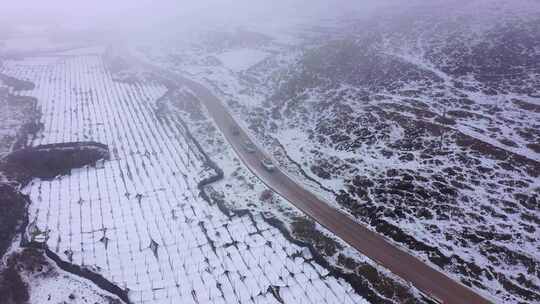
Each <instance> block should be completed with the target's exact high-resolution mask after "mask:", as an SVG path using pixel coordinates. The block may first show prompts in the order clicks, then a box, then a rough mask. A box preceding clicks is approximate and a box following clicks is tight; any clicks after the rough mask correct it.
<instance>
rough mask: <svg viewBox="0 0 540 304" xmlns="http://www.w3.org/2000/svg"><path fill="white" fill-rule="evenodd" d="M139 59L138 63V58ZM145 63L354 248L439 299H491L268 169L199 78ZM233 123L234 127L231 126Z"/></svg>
mask: <svg viewBox="0 0 540 304" xmlns="http://www.w3.org/2000/svg"><path fill="white" fill-rule="evenodd" d="M137 61H138V62H139V63H141V60H137ZM143 64H144V65H145V66H146V67H149V68H151V69H152V70H153V71H156V72H158V73H159V75H160V76H161V77H164V78H166V79H168V81H172V82H174V83H175V84H176V85H183V86H186V87H188V88H189V89H190V90H191V91H192V92H193V93H195V94H196V95H197V97H198V98H199V99H200V101H201V102H202V103H203V104H204V105H205V106H206V108H207V109H208V112H209V113H210V115H211V116H212V118H213V120H214V121H215V123H216V125H217V126H218V127H219V129H220V130H221V132H222V133H223V135H224V136H225V138H226V139H227V141H228V142H229V143H230V145H231V146H232V147H233V149H234V150H235V151H236V154H237V155H238V157H239V158H240V159H241V160H242V162H243V163H244V164H245V166H246V167H248V168H249V170H250V171H251V172H252V173H253V174H254V175H255V176H257V177H258V178H259V179H260V180H261V181H262V182H263V183H265V184H266V185H267V186H268V187H269V188H270V189H272V190H273V191H275V192H277V193H278V194H279V195H281V196H282V197H284V198H285V199H286V200H287V201H289V202H290V203H292V204H293V205H295V206H296V207H297V208H298V209H300V210H302V211H303V212H304V213H305V214H307V215H308V216H310V217H311V218H313V219H314V220H315V221H317V222H318V223H319V224H321V225H322V226H324V227H326V228H327V229H328V230H330V231H331V232H333V233H334V234H335V235H336V236H338V237H340V238H341V239H342V240H344V241H345V242H347V243H348V244H349V245H351V246H352V247H354V248H355V249H356V250H358V251H359V252H361V253H362V254H364V255H366V256H367V257H369V258H370V259H372V260H374V261H376V262H377V263H378V264H380V265H381V266H383V267H384V268H386V269H388V270H389V271H391V272H392V273H394V274H396V275H397V276H399V277H401V278H402V279H404V280H405V281H407V282H410V283H411V284H412V285H414V286H415V287H416V288H418V289H419V290H420V291H422V292H423V293H424V294H426V295H427V296H428V297H430V298H431V299H433V300H434V301H436V302H438V303H444V304H468V303H471V304H473V303H474V304H482V303H491V302H490V301H488V300H486V299H485V298H483V297H481V296H480V295H478V294H477V293H475V292H474V291H473V290H472V289H470V288H468V287H466V286H465V285H462V284H460V283H458V282H456V281H454V280H453V279H451V278H449V277H448V276H446V275H445V274H444V273H442V272H440V271H438V270H436V269H434V268H432V267H431V266H429V265H428V264H426V263H424V262H423V261H421V260H419V259H418V258H416V257H414V256H413V255H411V254H409V253H408V252H406V251H404V250H403V249H401V248H399V247H398V246H396V245H394V244H392V243H390V242H389V241H388V240H386V239H385V237H383V236H382V235H379V234H377V233H375V232H373V231H371V230H369V229H368V228H367V227H366V226H364V225H362V224H360V223H358V222H356V221H355V220H354V219H352V218H351V217H350V216H348V215H347V214H345V213H343V212H341V211H339V210H338V209H336V208H334V207H332V206H331V204H329V203H326V202H325V201H323V200H322V199H320V198H318V197H317V196H316V195H314V194H313V193H311V192H309V191H307V190H306V189H305V188H304V187H302V186H301V185H299V184H298V183H297V182H295V181H294V180H292V179H291V178H290V177H289V176H287V175H286V174H285V173H284V172H283V171H281V170H279V168H276V170H274V171H273V172H269V171H267V170H266V169H265V168H264V167H263V166H262V165H261V159H263V158H264V157H265V155H266V154H265V153H264V151H262V150H260V148H259V147H257V146H255V152H251V153H250V152H248V151H247V150H246V149H245V148H244V142H245V140H246V139H248V138H249V136H248V134H246V133H245V132H244V131H243V130H242V129H241V128H240V126H239V125H238V123H237V122H236V121H235V119H234V118H233V117H232V116H231V115H230V113H229V111H228V109H227V108H226V107H225V106H224V105H223V104H222V103H221V101H220V100H219V99H218V98H217V97H216V96H214V95H213V94H212V92H210V90H208V89H207V88H206V87H204V86H203V85H201V84H200V83H198V82H195V81H193V80H191V79H188V78H186V77H183V76H181V75H178V74H176V73H173V72H170V71H167V70H164V69H161V68H158V67H156V66H153V65H151V64H148V63H143ZM235 128H236V129H238V131H236V132H235V131H233V129H235Z"/></svg>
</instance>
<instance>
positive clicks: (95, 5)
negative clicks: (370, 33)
mask: <svg viewBox="0 0 540 304" xmlns="http://www.w3.org/2000/svg"><path fill="white" fill-rule="evenodd" d="M2 6H3V7H2V13H0V14H1V15H2V20H3V21H4V23H11V25H12V26H13V25H22V24H25V25H28V24H30V25H37V24H39V25H47V26H78V27H86V28H97V27H101V28H109V29H113V28H122V29H126V28H131V29H133V28H141V27H148V26H152V25H155V24H161V23H165V22H166V21H171V20H174V21H176V22H178V23H181V24H192V25H193V24H199V25H203V24H204V23H205V22H227V23H242V22H246V21H248V20H261V18H262V19H263V20H274V21H275V20H279V19H281V21H285V19H290V18H291V17H292V18H302V17H303V16H315V15H320V16H324V15H329V14H336V13H340V12H343V11H345V10H347V9H350V8H351V7H354V8H356V9H361V8H371V7H374V6H375V2H370V3H368V1H365V3H363V4H354V3H353V1H349V0H339V1H322V0H316V1H307V0H292V1H289V0H287V1H286V0H278V1H247V0H240V1H232V0H202V1H187V0H176V1H174V0H158V1H151V0H137V1H128V0H117V1H106V0H95V1H68V0H51V1H40V0H22V1H10V2H9V3H5V4H3V5H2Z"/></svg>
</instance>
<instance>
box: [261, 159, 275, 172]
mask: <svg viewBox="0 0 540 304" xmlns="http://www.w3.org/2000/svg"><path fill="white" fill-rule="evenodd" d="M261 165H262V166H263V168H265V169H266V171H268V172H273V171H274V170H275V169H276V166H275V165H274V163H273V162H272V161H271V160H270V159H268V158H264V159H263V160H261Z"/></svg>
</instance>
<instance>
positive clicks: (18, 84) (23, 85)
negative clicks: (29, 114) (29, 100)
mask: <svg viewBox="0 0 540 304" xmlns="http://www.w3.org/2000/svg"><path fill="white" fill-rule="evenodd" d="M0 80H1V81H2V82H4V83H5V84H6V85H7V86H10V87H12V88H13V90H15V91H29V90H33V89H34V88H35V87H36V86H35V85H34V84H33V83H32V82H30V81H25V80H20V79H17V78H14V77H11V76H8V75H5V74H1V73H0Z"/></svg>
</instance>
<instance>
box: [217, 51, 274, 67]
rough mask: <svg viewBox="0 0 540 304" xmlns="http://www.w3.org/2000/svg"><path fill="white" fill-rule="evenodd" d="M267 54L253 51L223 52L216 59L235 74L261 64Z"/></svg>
mask: <svg viewBox="0 0 540 304" xmlns="http://www.w3.org/2000/svg"><path fill="white" fill-rule="evenodd" d="M268 55H269V54H268V53H266V52H263V51H259V50H253V49H239V50H233V51H228V52H223V53H221V54H219V55H218V56H217V58H218V59H219V60H220V61H221V62H222V63H223V64H224V65H225V67H227V68H228V69H231V70H233V71H235V72H241V71H244V70H247V69H248V68H250V67H251V66H254V65H255V64H257V63H259V62H261V61H263V60H264V58H266V57H267V56H268Z"/></svg>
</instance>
